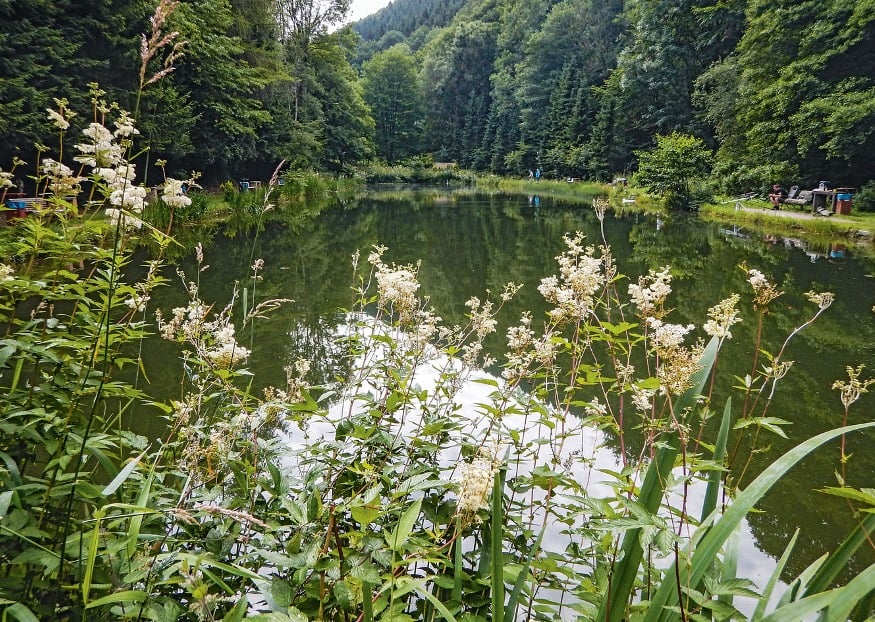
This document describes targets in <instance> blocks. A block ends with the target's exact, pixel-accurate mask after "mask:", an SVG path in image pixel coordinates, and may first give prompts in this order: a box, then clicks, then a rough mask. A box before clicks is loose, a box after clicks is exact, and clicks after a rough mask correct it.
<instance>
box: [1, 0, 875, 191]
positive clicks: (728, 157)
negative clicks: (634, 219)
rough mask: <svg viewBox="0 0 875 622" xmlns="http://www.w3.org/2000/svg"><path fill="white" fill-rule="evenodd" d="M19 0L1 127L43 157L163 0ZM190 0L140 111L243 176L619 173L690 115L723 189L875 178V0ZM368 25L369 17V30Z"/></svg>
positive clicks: (123, 87) (168, 149)
mask: <svg viewBox="0 0 875 622" xmlns="http://www.w3.org/2000/svg"><path fill="white" fill-rule="evenodd" d="M80 5H81V3H76V2H73V1H72V0H63V1H59V2H52V3H46V2H44V1H43V0H16V1H15V2H12V1H10V0H2V1H0V53H2V55H3V58H4V59H5V61H4V63H3V64H2V66H0V133H2V135H3V137H4V141H3V145H2V146H0V150H2V153H0V156H2V157H3V161H8V159H9V158H10V157H11V156H12V155H15V154H18V155H21V157H22V158H23V159H25V160H28V159H29V158H28V157H27V156H28V153H32V152H33V143H34V142H36V141H43V142H45V141H46V140H48V139H49V138H50V137H51V135H52V134H51V132H48V131H47V129H46V128H45V125H46V124H45V123H43V120H44V119H45V109H46V108H48V107H53V98H60V97H66V98H68V99H69V100H70V104H69V105H70V106H71V107H73V109H75V110H77V111H80V113H81V114H85V113H86V111H87V110H88V109H89V108H90V106H89V105H88V97H89V96H88V93H87V88H86V87H85V85H86V84H87V83H89V82H99V83H100V86H101V88H103V89H105V90H107V91H108V92H109V94H110V96H112V98H114V99H117V100H118V101H119V102H120V103H121V104H122V105H123V106H126V107H128V108H130V109H133V107H134V106H135V102H136V101H137V100H136V93H137V80H136V78H137V76H136V67H137V66H138V62H139V61H138V59H137V50H138V48H139V44H138V37H139V35H140V33H142V32H144V31H146V30H147V29H148V16H149V15H150V14H151V13H152V11H153V10H154V6H153V5H152V4H151V3H150V2H145V1H143V0H119V1H114V2H112V3H110V2H101V3H97V5H96V7H89V8H88V10H85V9H83V8H81V6H80ZM346 9H347V0H186V1H185V2H182V3H181V4H180V6H179V9H178V10H177V11H176V12H175V13H174V15H173V16H172V19H171V22H170V24H169V27H172V28H174V29H177V30H179V32H180V33H181V38H182V39H184V40H185V41H186V45H185V55H184V56H183V58H182V59H181V61H180V62H179V67H178V69H177V70H176V71H175V72H174V73H172V74H171V75H169V76H168V77H167V78H166V79H165V80H164V81H162V82H161V83H159V84H157V85H153V87H150V88H149V89H147V90H146V91H144V94H143V96H142V99H141V100H140V103H139V113H138V118H139V122H140V125H141V127H142V129H143V130H144V133H145V134H146V135H147V136H148V139H149V141H150V144H151V146H152V148H153V150H154V151H155V152H156V154H157V155H158V156H159V157H166V158H168V159H169V160H170V161H171V162H172V163H173V164H174V165H176V166H178V167H181V168H187V169H202V170H205V171H206V172H207V174H208V176H211V177H213V178H217V179H218V178H222V177H225V176H228V175H235V174H246V173H247V172H248V171H250V170H252V169H260V170H263V169H265V168H269V167H270V163H272V162H275V161H277V160H279V159H280V158H287V159H288V160H289V161H290V162H292V163H293V164H294V165H295V166H300V167H315V168H321V169H329V170H346V169H348V167H349V166H350V165H353V164H355V163H359V162H362V161H365V160H368V159H370V158H371V157H372V156H373V155H374V154H375V153H376V155H377V156H378V157H380V158H383V159H387V160H390V161H396V160H400V159H404V158H409V157H411V156H416V155H418V154H429V157H430V158H433V159H434V160H437V161H453V162H458V163H459V164H460V165H461V166H464V167H469V168H472V169H476V170H481V171H492V172H497V173H503V174H511V175H522V174H525V172H526V171H527V170H528V169H533V168H536V167H540V168H541V169H542V170H543V172H544V174H545V175H547V176H573V177H585V178H594V179H609V178H611V177H612V176H616V175H624V174H628V173H630V172H632V171H634V170H635V169H636V167H637V158H636V155H635V152H636V150H640V149H647V148H650V147H651V146H652V145H653V144H654V143H655V139H656V136H657V135H667V134H670V133H672V132H681V133H684V134H689V135H692V136H695V137H699V138H701V139H703V140H704V141H705V143H706V144H707V145H708V146H709V147H710V148H711V149H712V150H713V153H714V158H713V170H714V172H715V175H714V177H715V179H717V180H719V181H720V184H721V186H722V189H723V190H727V191H732V192H735V191H746V190H750V189H760V188H762V187H764V184H767V183H769V182H770V181H772V180H780V181H783V182H785V183H797V184H800V185H802V186H806V185H812V184H815V183H816V182H817V181H819V180H830V181H831V182H832V183H833V184H836V185H843V186H853V187H856V188H860V187H862V186H863V185H864V184H865V183H867V182H869V181H870V180H872V179H873V177H875V167H873V165H872V160H871V157H870V154H871V153H873V151H875V2H873V0H824V1H820V0H806V1H802V2H799V1H793V2H790V1H788V0H770V1H768V2H766V1H765V0H749V1H744V0H719V1H718V0H698V1H697V0H626V1H625V2H623V1H621V0H562V1H557V0H467V1H463V0H453V1H446V0H444V1H438V0H395V1H394V2H393V3H392V4H390V5H389V6H388V7H386V8H385V9H384V10H383V11H381V12H380V13H378V14H377V15H374V16H371V17H369V18H367V19H365V20H362V21H361V22H359V23H357V24H355V25H353V27H352V28H346V29H341V30H336V28H337V25H338V24H339V23H340V22H341V18H342V16H343V15H344V13H345V11H346ZM356 32H357V33H359V34H360V35H361V38H359V37H357V35H356Z"/></svg>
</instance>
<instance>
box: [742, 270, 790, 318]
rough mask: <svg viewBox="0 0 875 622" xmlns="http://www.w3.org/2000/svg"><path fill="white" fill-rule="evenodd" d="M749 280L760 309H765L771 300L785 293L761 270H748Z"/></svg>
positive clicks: (755, 302) (756, 303)
mask: <svg viewBox="0 0 875 622" xmlns="http://www.w3.org/2000/svg"><path fill="white" fill-rule="evenodd" d="M747 282H748V283H750V286H751V287H752V288H753V297H754V304H755V305H756V306H757V307H758V308H760V309H765V307H766V306H768V304H769V303H770V302H772V301H773V300H774V299H775V298H777V297H778V296H780V295H781V294H783V293H784V292H782V291H780V290H779V289H778V288H777V287H776V286H775V285H774V284H773V283H771V282H770V281H769V280H768V279H767V278H766V276H765V275H764V274H763V273H762V272H760V271H759V270H748V272H747Z"/></svg>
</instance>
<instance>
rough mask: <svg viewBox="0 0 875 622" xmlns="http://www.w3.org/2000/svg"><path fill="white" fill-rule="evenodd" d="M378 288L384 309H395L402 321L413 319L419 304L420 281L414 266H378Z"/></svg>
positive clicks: (380, 303) (381, 305)
mask: <svg viewBox="0 0 875 622" xmlns="http://www.w3.org/2000/svg"><path fill="white" fill-rule="evenodd" d="M376 267H377V275H376V276H377V290H378V292H379V305H380V307H381V308H382V309H384V310H389V311H392V310H394V311H395V312H396V313H397V314H398V317H399V319H400V320H401V321H402V322H407V321H410V320H411V319H413V317H414V311H415V309H416V308H417V306H418V300H417V298H416V291H417V290H418V289H419V281H418V280H417V276H416V268H415V267H413V266H400V267H395V266H386V265H384V264H382V263H381V264H378V265H377V266H376Z"/></svg>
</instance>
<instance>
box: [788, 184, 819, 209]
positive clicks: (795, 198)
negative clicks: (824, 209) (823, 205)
mask: <svg viewBox="0 0 875 622" xmlns="http://www.w3.org/2000/svg"><path fill="white" fill-rule="evenodd" d="M813 197H814V195H813V193H812V191H811V190H799V186H793V187H792V188H790V192H789V193H788V194H787V198H785V199H784V200H783V201H781V203H789V204H790V205H808V204H809V203H811V201H812V199H813Z"/></svg>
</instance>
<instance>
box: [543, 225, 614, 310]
mask: <svg viewBox="0 0 875 622" xmlns="http://www.w3.org/2000/svg"><path fill="white" fill-rule="evenodd" d="M582 242H583V234H582V233H579V232H578V233H577V234H576V235H575V236H574V237H571V236H568V235H566V236H565V244H566V246H568V250H567V251H565V252H564V253H563V254H562V255H559V256H558V257H556V261H557V262H558V263H559V271H560V275H559V276H558V277H557V276H555V275H554V276H550V277H547V278H545V279H543V280H542V281H541V284H540V285H539V286H538V291H539V292H540V293H541V295H542V296H544V298H545V299H546V300H547V302H550V303H553V304H555V305H556V306H555V307H554V308H553V309H552V310H551V311H550V317H551V318H552V319H553V321H554V322H556V323H559V324H561V323H566V322H576V321H581V320H583V319H584V318H585V317H586V315H587V314H589V313H590V312H591V311H592V308H593V305H594V304H595V296H596V294H597V293H598V292H599V290H600V289H601V288H602V287H603V286H604V284H605V281H606V277H605V274H604V270H603V262H602V259H601V258H599V257H595V248H594V247H593V246H589V247H586V248H584V247H583V246H582Z"/></svg>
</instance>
